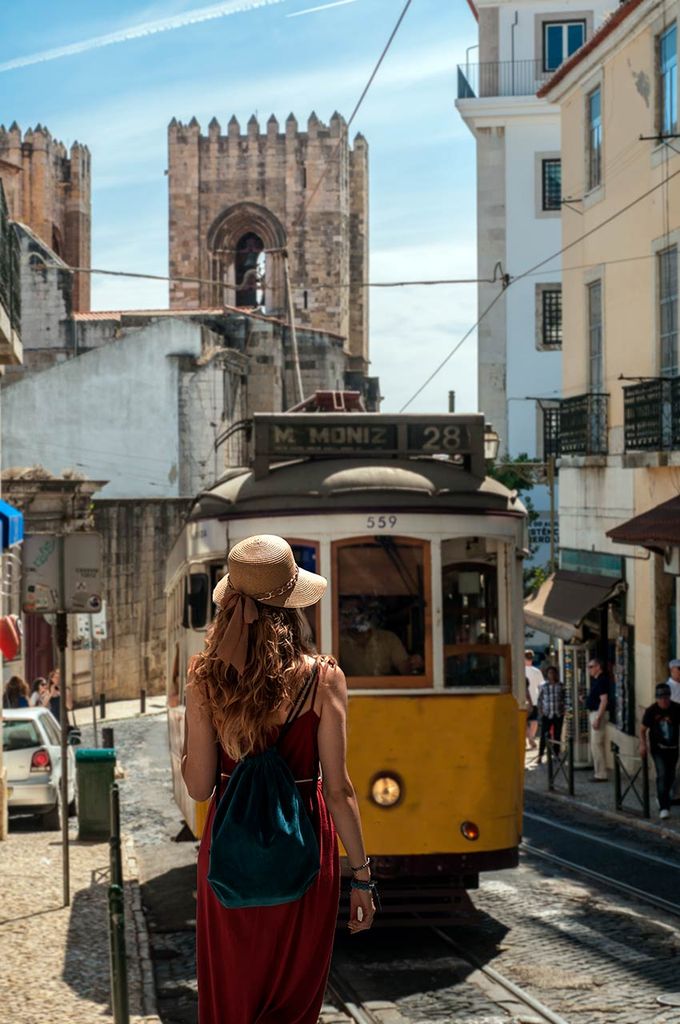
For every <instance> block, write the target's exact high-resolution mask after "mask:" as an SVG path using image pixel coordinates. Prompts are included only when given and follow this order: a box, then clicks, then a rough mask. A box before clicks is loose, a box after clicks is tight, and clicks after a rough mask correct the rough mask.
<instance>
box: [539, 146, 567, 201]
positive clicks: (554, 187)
mask: <svg viewBox="0 0 680 1024" xmlns="http://www.w3.org/2000/svg"><path fill="white" fill-rule="evenodd" d="M541 171H542V184H541V196H542V200H541V208H542V209H543V210H559V209H560V208H561V206H562V161H561V160H554V159H552V158H551V159H550V160H542V161H541Z"/></svg>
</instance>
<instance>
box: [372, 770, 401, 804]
mask: <svg viewBox="0 0 680 1024" xmlns="http://www.w3.org/2000/svg"><path fill="white" fill-rule="evenodd" d="M402 791H403V784H402V782H401V779H399V778H398V777H397V776H396V775H393V774H392V773H391V772H380V774H379V775H376V776H374V778H373V780H372V782H371V800H372V801H373V803H374V804H377V805H378V807H396V805H397V804H398V803H399V802H400V801H401V796H402Z"/></svg>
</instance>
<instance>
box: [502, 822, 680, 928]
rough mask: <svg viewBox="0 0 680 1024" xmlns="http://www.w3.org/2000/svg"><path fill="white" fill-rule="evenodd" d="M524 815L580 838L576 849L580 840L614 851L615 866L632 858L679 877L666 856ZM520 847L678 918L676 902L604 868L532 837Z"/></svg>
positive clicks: (677, 868) (642, 865)
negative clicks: (580, 859) (597, 868)
mask: <svg viewBox="0 0 680 1024" xmlns="http://www.w3.org/2000/svg"><path fill="white" fill-rule="evenodd" d="M525 817H526V818H527V819H528V820H529V821H531V822H536V823H538V824H539V825H542V826H544V827H547V828H548V829H552V830H554V831H556V832H558V833H562V834H564V835H567V836H570V837H571V836H573V837H574V839H578V840H580V846H579V849H581V848H582V845H583V843H592V844H594V845H595V846H596V847H600V848H602V849H603V850H613V851H615V852H616V854H617V860H616V861H615V863H616V864H617V866H619V865H620V862H621V860H622V858H623V860H624V861H625V860H626V859H628V861H629V862H630V861H632V862H637V863H639V865H640V869H641V870H642V869H643V868H645V867H646V868H647V870H653V869H657V868H663V871H664V877H666V878H668V873H669V872H673V871H675V872H677V874H678V876H679V877H680V863H674V862H673V861H672V860H669V859H668V858H666V859H664V858H662V857H659V856H656V855H655V854H653V853H649V852H647V851H645V850H637V849H635V848H634V847H633V846H632V845H630V844H629V843H625V842H621V841H619V842H614V841H613V840H612V839H608V838H606V837H605V836H600V835H597V833H594V832H589V831H587V830H585V829H580V828H578V827H576V826H575V825H573V824H568V825H567V824H565V823H564V822H560V821H556V820H551V819H550V818H545V817H543V816H542V815H538V814H532V813H531V812H527V811H525ZM520 849H521V851H522V853H523V854H524V855H525V856H528V857H533V858H535V859H537V860H544V861H546V862H548V863H550V864H554V865H556V866H557V867H559V868H562V869H564V870H566V871H569V872H571V873H572V874H576V875H580V876H582V877H583V878H587V879H588V880H589V881H593V882H597V883H598V884H600V885H602V886H606V887H607V888H609V889H611V890H614V891H616V892H620V893H622V894H623V895H626V896H629V897H632V898H634V899H636V900H639V901H640V902H642V903H646V904H647V905H649V906H653V907H656V908H657V909H659V910H663V911H664V912H665V913H667V914H671V915H672V916H674V917H680V902H673V901H671V900H668V899H665V898H664V897H663V896H659V895H658V894H656V893H654V892H650V891H649V890H648V889H643V888H641V887H639V886H637V885H633V884H631V883H630V882H627V881H623V880H622V879H621V878H615V877H613V876H612V874H611V873H609V874H607V873H605V872H604V871H598V870H596V869H595V868H593V867H589V866H586V865H585V864H581V863H578V862H577V861H576V860H572V859H571V858H570V857H569V856H567V857H565V856H562V855H560V854H557V853H554V852H553V851H551V850H546V849H545V848H544V847H543V846H542V845H537V844H536V841H535V840H534V839H527V838H524V839H523V840H522V843H521V846H520Z"/></svg>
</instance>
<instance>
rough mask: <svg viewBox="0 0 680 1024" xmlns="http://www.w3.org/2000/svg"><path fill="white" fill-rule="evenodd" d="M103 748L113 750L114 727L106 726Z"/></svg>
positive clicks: (103, 733) (103, 735)
mask: <svg viewBox="0 0 680 1024" xmlns="http://www.w3.org/2000/svg"><path fill="white" fill-rule="evenodd" d="M102 746H103V747H106V748H107V749H108V750H113V746H114V744H113V726H112V725H105V726H104V728H103V729H102Z"/></svg>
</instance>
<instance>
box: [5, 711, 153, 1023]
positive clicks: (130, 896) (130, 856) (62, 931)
mask: <svg viewBox="0 0 680 1024" xmlns="http://www.w3.org/2000/svg"><path fill="white" fill-rule="evenodd" d="M164 712H165V697H162V698H155V697H152V698H149V699H147V712H146V715H145V716H144V717H145V718H146V717H150V716H152V715H158V714H163V713H164ZM75 714H76V721H77V722H78V723H79V724H82V725H83V726H86V725H87V724H90V723H91V721H92V712H91V709H89V708H85V709H80V710H78V711H76V713H75ZM135 716H138V717H139V701H120V702H117V703H116V704H115V705H113V704H109V705H108V707H107V718H106V719H105V721H104V724H106V722H107V721H111V722H115V721H120V720H121V719H123V718H133V717H135ZM98 724H99V723H98ZM87 733H88V730H87V729H85V731H84V736H83V739H84V740H85V741H89V740H90V739H91V736H89V735H87ZM69 849H70V866H71V871H70V875H71V905H70V907H63V906H62V859H61V858H62V855H61V833H59V832H46V831H43V830H42V828H41V826H40V824H39V823H38V822H37V821H36V820H35V819H33V818H30V817H22V818H12V819H10V832H9V836H8V838H7V841H6V842H3V843H0V879H1V880H2V895H1V896H0V964H1V965H2V972H1V973H0V1024H45V1022H49V1024H95V1022H96V1024H108V1022H111V1021H113V1016H112V1010H111V1005H110V979H109V939H108V912H107V901H108V884H109V844H108V841H104V842H96V843H95V842H82V843H81V842H79V841H78V839H77V826H76V823H75V822H74V821H73V822H71V829H70V847H69ZM123 859H124V868H123V874H124V879H125V918H126V953H127V959H128V987H129V1002H130V1021H131V1024H159V1020H160V1019H159V1017H158V1016H157V1015H156V1000H155V991H154V982H153V970H152V964H151V960H150V956H149V941H148V933H147V928H146V922H145V919H144V913H143V909H142V904H141V899H140V890H139V877H138V868H137V859H136V854H135V847H134V842H133V838H132V837H131V836H129V835H128V836H126V837H125V838H124V841H123Z"/></svg>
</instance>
